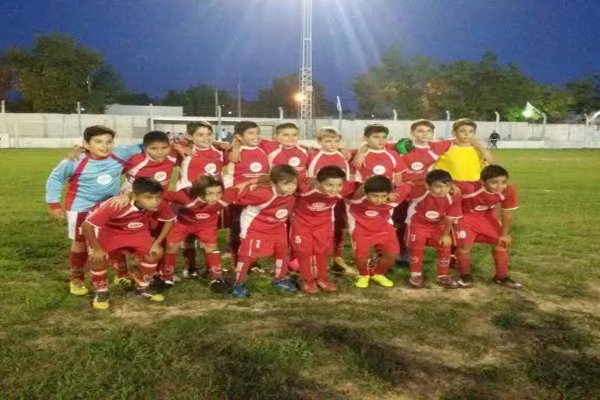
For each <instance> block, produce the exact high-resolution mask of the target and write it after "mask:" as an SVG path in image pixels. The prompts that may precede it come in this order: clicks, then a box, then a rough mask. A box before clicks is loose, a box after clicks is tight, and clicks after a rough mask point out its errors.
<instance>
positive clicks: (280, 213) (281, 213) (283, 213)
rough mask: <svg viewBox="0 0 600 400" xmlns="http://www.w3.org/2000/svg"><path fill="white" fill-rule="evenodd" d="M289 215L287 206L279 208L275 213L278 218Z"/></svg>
mask: <svg viewBox="0 0 600 400" xmlns="http://www.w3.org/2000/svg"><path fill="white" fill-rule="evenodd" d="M287 215H288V210H286V209H285V208H283V209H281V210H277V212H276V213H275V216H276V217H277V218H280V219H281V218H285V217H287Z"/></svg>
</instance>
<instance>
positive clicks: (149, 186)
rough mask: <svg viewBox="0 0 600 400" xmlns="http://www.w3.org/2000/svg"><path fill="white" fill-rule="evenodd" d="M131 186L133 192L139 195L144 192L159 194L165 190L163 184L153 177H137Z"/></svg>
mask: <svg viewBox="0 0 600 400" xmlns="http://www.w3.org/2000/svg"><path fill="white" fill-rule="evenodd" d="M131 186H132V188H131V191H132V192H133V194H138V195H139V194H144V193H150V194H159V193H162V192H163V191H164V189H163V187H162V186H161V184H160V183H158V181H156V180H154V179H152V178H135V180H134V181H133V184H132V185H131Z"/></svg>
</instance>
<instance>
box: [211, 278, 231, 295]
mask: <svg viewBox="0 0 600 400" xmlns="http://www.w3.org/2000/svg"><path fill="white" fill-rule="evenodd" d="M210 290H211V291H212V292H214V293H227V292H228V291H229V285H228V284H227V282H225V281H224V280H223V279H213V280H212V281H210Z"/></svg>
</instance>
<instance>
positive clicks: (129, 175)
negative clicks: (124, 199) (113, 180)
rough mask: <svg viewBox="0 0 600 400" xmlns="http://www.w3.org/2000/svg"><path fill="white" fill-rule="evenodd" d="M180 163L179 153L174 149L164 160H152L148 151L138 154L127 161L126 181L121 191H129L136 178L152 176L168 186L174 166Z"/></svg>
mask: <svg viewBox="0 0 600 400" xmlns="http://www.w3.org/2000/svg"><path fill="white" fill-rule="evenodd" d="M177 164H178V157H177V153H176V152H174V151H172V152H171V153H170V154H169V155H168V156H167V158H165V159H164V160H162V161H154V160H152V159H151V158H150V157H149V156H148V155H147V154H146V153H140V154H136V155H135V156H133V157H131V158H129V159H128V160H127V161H126V162H125V167H124V168H123V172H124V173H125V178H126V182H125V183H124V185H123V187H122V188H121V191H122V192H124V193H129V192H130V191H131V185H132V184H133V181H134V180H135V179H136V178H152V179H155V180H156V181H157V182H159V183H160V184H161V186H162V187H163V188H165V189H166V188H167V187H168V186H169V183H170V182H171V176H172V175H173V168H174V167H175V166H176V165H177Z"/></svg>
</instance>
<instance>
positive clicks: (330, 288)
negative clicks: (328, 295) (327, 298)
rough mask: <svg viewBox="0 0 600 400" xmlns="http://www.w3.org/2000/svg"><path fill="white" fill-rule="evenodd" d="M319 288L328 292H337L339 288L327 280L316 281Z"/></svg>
mask: <svg viewBox="0 0 600 400" xmlns="http://www.w3.org/2000/svg"><path fill="white" fill-rule="evenodd" d="M316 284H317V286H318V287H320V288H321V289H323V290H324V291H326V292H335V291H336V290H337V286H335V285H334V284H333V283H331V282H329V281H328V280H327V279H320V280H317V281H316Z"/></svg>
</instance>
